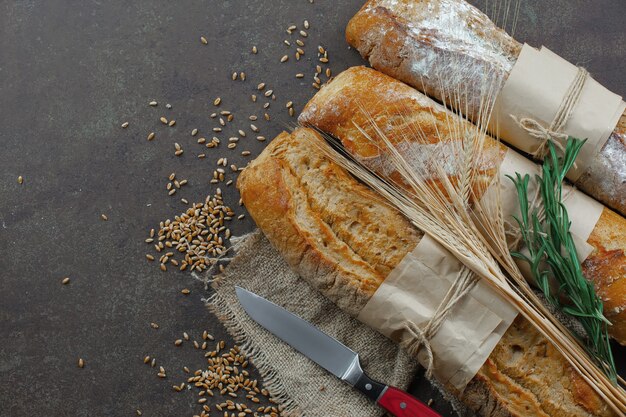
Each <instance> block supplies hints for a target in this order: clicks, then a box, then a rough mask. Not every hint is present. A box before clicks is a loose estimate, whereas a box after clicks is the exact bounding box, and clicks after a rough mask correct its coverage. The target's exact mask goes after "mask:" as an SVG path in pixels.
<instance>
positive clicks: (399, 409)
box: [377, 387, 441, 417]
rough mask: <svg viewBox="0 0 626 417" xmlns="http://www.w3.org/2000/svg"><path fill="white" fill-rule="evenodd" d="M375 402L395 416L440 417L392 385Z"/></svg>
mask: <svg viewBox="0 0 626 417" xmlns="http://www.w3.org/2000/svg"><path fill="white" fill-rule="evenodd" d="M377 403H378V405H380V406H381V407H382V408H384V409H385V410H387V411H388V412H390V413H391V414H393V415H394V416H396V417H441V416H440V415H439V414H438V413H436V412H435V411H434V410H433V409H432V408H429V407H428V406H427V405H426V404H424V403H422V402H421V401H419V400H418V399H417V398H415V397H413V396H412V395H410V394H407V393H406V392H404V391H402V390H399V389H398V388H394V387H387V389H385V391H384V392H383V394H382V395H381V397H380V398H379V399H378V402H377Z"/></svg>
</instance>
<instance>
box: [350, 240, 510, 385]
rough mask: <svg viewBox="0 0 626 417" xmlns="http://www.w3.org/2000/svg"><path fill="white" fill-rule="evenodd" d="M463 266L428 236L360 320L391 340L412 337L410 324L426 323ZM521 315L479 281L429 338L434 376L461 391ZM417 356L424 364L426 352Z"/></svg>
mask: <svg viewBox="0 0 626 417" xmlns="http://www.w3.org/2000/svg"><path fill="white" fill-rule="evenodd" d="M463 269H464V266H463V264H462V263H461V262H459V261H458V260H457V259H456V258H455V257H454V256H453V255H452V254H451V253H450V252H448V251H447V250H445V249H444V248H443V247H441V245H439V244H438V243H436V242H435V241H434V240H432V239H431V238H429V237H428V236H424V238H422V240H421V241H420V243H419V244H418V245H417V246H416V247H415V249H414V250H413V251H412V252H410V253H409V254H407V255H406V256H405V258H404V259H403V260H402V261H401V262H400V264H398V266H397V267H396V268H395V269H394V270H393V271H392V272H391V274H390V275H389V276H388V277H387V278H386V279H385V281H384V282H383V283H382V284H381V286H380V287H379V288H378V290H377V291H376V293H374V295H373V296H372V298H371V299H370V301H369V302H368V303H367V304H366V305H365V307H364V308H363V309H362V310H361V312H360V314H359V316H358V319H359V320H360V321H362V322H363V323H366V324H368V325H370V326H372V327H373V328H375V329H377V330H378V331H380V332H381V333H382V334H384V335H385V336H387V337H389V338H391V339H392V340H394V341H396V342H399V343H402V342H404V341H405V340H406V338H407V337H410V336H409V335H408V333H407V330H406V323H407V322H412V323H413V324H415V325H417V326H418V327H420V326H423V325H424V324H425V323H427V322H428V321H429V320H430V318H431V317H432V316H433V314H434V312H435V310H436V309H437V307H438V306H439V303H440V302H441V300H442V299H443V298H444V296H445V295H446V293H447V291H448V290H449V289H450V287H451V286H452V283H453V282H454V281H455V279H456V277H457V276H458V275H459V274H460V273H461V272H462V270H463ZM516 315H517V311H516V310H515V309H514V308H513V307H512V306H511V305H510V304H509V303H508V302H507V301H504V300H502V298H500V296H498V295H497V294H496V293H495V291H493V290H492V289H491V288H490V287H489V286H488V284H486V283H484V282H480V281H479V282H478V283H477V284H476V286H475V287H474V288H473V289H472V290H471V291H470V293H469V294H468V295H467V296H465V297H464V299H463V300H461V301H460V302H459V303H458V304H457V305H456V306H455V307H454V309H453V310H452V311H451V313H450V314H449V315H448V317H447V319H446V320H445V322H444V323H443V325H442V327H441V328H440V329H439V331H438V332H437V333H436V334H435V336H434V337H433V338H432V339H431V340H430V346H431V348H432V350H433V356H434V369H433V375H434V376H435V378H436V379H437V380H438V381H439V382H441V383H443V384H446V385H451V386H453V387H455V388H456V389H458V390H459V391H461V390H463V388H464V387H465V385H467V383H468V382H469V381H470V380H471V379H472V377H473V376H474V375H475V374H476V372H478V370H479V369H480V367H481V366H482V365H483V363H484V362H485V360H486V359H487V357H489V354H490V353H491V351H492V350H493V349H494V347H495V346H496V344H497V343H498V342H499V341H500V339H501V337H502V335H503V334H504V332H505V331H506V329H508V327H509V325H510V324H511V323H512V322H513V319H514V318H515V316H516ZM418 360H419V361H420V363H422V364H423V365H425V364H426V358H425V357H424V352H423V351H422V352H420V353H419V354H418Z"/></svg>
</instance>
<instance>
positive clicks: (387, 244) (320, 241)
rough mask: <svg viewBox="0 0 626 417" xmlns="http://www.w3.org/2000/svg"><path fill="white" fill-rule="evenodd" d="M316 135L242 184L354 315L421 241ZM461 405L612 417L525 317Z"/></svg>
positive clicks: (290, 144) (293, 257)
mask: <svg viewBox="0 0 626 417" xmlns="http://www.w3.org/2000/svg"><path fill="white" fill-rule="evenodd" d="M321 146H327V145H326V144H325V143H324V141H323V139H322V138H321V137H320V136H319V134H318V133H316V132H315V131H313V130H311V129H303V128H301V129H296V130H295V131H294V132H293V133H285V132H284V133H281V134H280V135H279V136H278V137H277V138H275V139H274V140H273V141H272V142H271V143H270V144H269V145H268V146H267V148H266V149H265V150H264V151H263V152H262V153H261V155H259V156H258V157H257V158H256V159H255V160H254V161H252V162H251V164H250V165H249V166H248V167H247V168H246V169H245V170H244V171H243V172H242V173H241V175H240V176H239V179H238V181H237V187H238V188H239V190H240V192H241V197H242V199H243V202H244V204H245V206H246V208H247V209H248V212H249V213H250V215H251V216H252V218H253V219H254V220H255V222H256V223H257V225H258V226H259V227H260V228H261V230H263V232H264V233H265V235H266V236H267V238H268V239H269V240H270V242H271V243H272V244H273V245H274V246H275V247H276V248H277V249H278V251H279V252H280V253H281V254H282V256H284V257H285V259H286V260H287V262H288V263H289V265H290V266H291V267H292V268H293V269H294V270H295V271H296V272H297V273H298V274H300V275H301V276H302V277H303V278H304V279H305V280H306V281H307V282H309V283H310V284H311V285H313V286H314V287H316V288H317V289H318V290H319V291H321V292H322V293H323V294H324V295H325V296H327V297H328V298H330V299H331V300H332V301H334V302H335V303H336V304H337V305H339V306H340V307H341V308H342V309H343V310H345V311H347V312H349V313H350V314H352V315H353V316H356V315H358V313H359V311H360V310H361V309H362V308H363V307H364V306H365V304H366V303H367V301H368V300H369V299H370V297H371V296H372V295H373V294H374V292H375V291H376V289H377V288H378V286H379V285H380V284H381V282H383V280H384V279H385V278H386V276H387V275H388V274H389V272H390V271H391V270H392V269H393V268H394V267H395V265H397V264H398V263H399V262H400V260H401V259H402V258H403V257H404V256H405V255H406V254H407V253H409V252H410V251H411V250H412V249H413V248H414V247H415V246H416V245H417V243H418V242H419V241H420V239H421V237H422V236H423V233H422V232H420V231H419V230H416V229H415V228H414V227H413V226H412V225H411V224H410V223H409V222H408V221H407V220H406V219H405V218H404V217H403V216H402V215H401V214H400V213H399V212H397V211H396V210H395V209H394V208H392V207H390V206H389V205H387V204H386V203H384V202H383V201H381V200H380V198H379V197H378V196H377V195H376V194H375V193H374V192H372V191H371V190H369V189H368V188H367V187H365V186H364V185H362V184H360V183H359V182H357V181H356V180H355V179H354V178H353V177H352V176H350V175H349V174H348V173H347V172H346V171H344V170H343V169H341V168H340V167H339V166H337V165H336V164H334V163H333V162H331V161H329V160H328V159H327V158H326V156H325V155H324V152H323V151H322V150H321ZM456 394H457V395H459V397H460V399H461V400H462V401H464V402H465V404H467V405H468V407H470V408H471V409H473V410H474V411H476V412H477V413H478V414H479V415H482V416H489V417H505V416H506V417H522V416H523V417H529V416H542V417H543V416H555V417H582V416H611V415H612V413H611V411H610V410H609V409H608V408H607V407H606V405H605V404H604V403H603V402H602V401H601V400H600V398H599V397H598V396H597V395H596V394H595V392H594V391H593V390H592V389H591V388H590V387H589V386H588V385H587V384H586V383H585V382H584V381H583V380H582V379H581V378H580V377H579V376H578V375H577V374H576V373H575V372H574V371H573V370H572V369H571V368H570V366H569V364H568V363H567V362H566V361H565V359H564V358H563V357H562V356H561V355H560V353H558V352H557V351H556V350H555V349H554V348H553V347H552V346H551V345H550V344H549V343H548V342H547V341H546V340H545V339H544V338H543V337H542V336H541V335H540V334H539V333H538V332H537V331H536V330H534V328H533V327H532V326H531V325H530V324H529V323H528V322H527V321H526V320H525V319H523V318H520V317H518V318H517V319H516V320H515V322H514V323H513V325H511V327H510V328H509V329H508V331H507V332H506V333H505V335H504V337H503V338H502V339H501V341H500V343H499V344H498V346H497V347H496V349H495V350H494V351H493V353H492V354H491V356H490V357H489V359H488V360H487V361H486V362H485V364H484V365H483V366H482V368H481V369H480V371H479V372H478V374H477V375H476V376H475V377H474V378H473V379H472V381H471V382H470V384H469V385H468V386H467V388H466V389H465V391H464V392H463V393H456Z"/></svg>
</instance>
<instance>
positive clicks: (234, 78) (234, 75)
mask: <svg viewBox="0 0 626 417" xmlns="http://www.w3.org/2000/svg"><path fill="white" fill-rule="evenodd" d="M230 78H231V79H232V80H233V81H235V80H236V79H237V73H236V72H233V75H232V76H231V77H230Z"/></svg>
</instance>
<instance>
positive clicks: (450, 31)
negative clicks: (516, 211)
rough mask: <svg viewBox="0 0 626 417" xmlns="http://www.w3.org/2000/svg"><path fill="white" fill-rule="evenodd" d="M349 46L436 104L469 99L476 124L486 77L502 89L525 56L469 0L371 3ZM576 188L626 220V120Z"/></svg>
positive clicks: (358, 18) (463, 103)
mask: <svg viewBox="0 0 626 417" xmlns="http://www.w3.org/2000/svg"><path fill="white" fill-rule="evenodd" d="M346 38H347V40H348V43H349V44H350V45H352V46H353V47H355V48H356V49H357V50H358V51H359V52H360V53H361V55H362V56H363V57H364V58H365V59H367V60H368V61H369V63H370V64H371V65H372V67H374V68H376V69H377V70H379V71H381V72H384V73H385V74H387V75H390V76H392V77H394V78H397V79H398V80H401V81H403V82H405V83H407V84H409V85H412V86H413V87H415V88H417V89H418V90H420V91H422V92H424V93H426V94H428V95H430V96H431V97H434V98H436V99H438V100H443V99H444V97H448V98H449V97H450V92H451V91H463V92H464V94H463V95H462V96H461V97H460V102H459V103H458V107H459V108H460V109H462V110H463V111H464V112H466V113H467V114H468V116H469V117H470V118H472V119H473V120H476V119H475V116H476V115H475V112H476V111H478V109H479V108H480V100H481V88H480V83H479V82H477V81H479V80H480V79H481V75H482V74H484V73H485V72H488V74H489V76H490V77H492V78H493V80H494V82H495V83H496V84H497V85H498V86H499V87H498V89H499V88H500V86H502V85H503V82H504V81H505V80H506V78H507V77H508V75H509V73H510V71H511V70H512V68H513V65H514V64H515V62H516V61H517V57H518V55H519V53H520V51H521V48H522V45H521V44H520V43H519V42H517V41H516V40H515V39H513V38H511V36H509V35H508V34H507V33H506V32H505V31H503V30H502V29H500V28H498V27H497V26H496V25H495V24H494V23H493V22H492V21H491V20H489V18H488V17H487V16H486V15H485V14H484V13H482V12H481V11H480V10H478V9H477V8H476V7H474V6H472V5H470V4H469V3H467V2H466V1H464V0H369V1H367V2H366V3H365V5H364V6H363V7H362V8H361V10H359V12H358V13H357V14H356V15H355V16H354V17H353V18H352V19H351V20H350V22H349V23H348V26H347V28H346ZM448 100H449V99H448ZM452 104H453V105H455V104H457V103H455V102H453V103H452ZM576 186H577V187H578V188H579V189H581V190H583V191H584V192H586V193H587V194H589V195H591V196H593V197H594V198H596V199H597V200H598V201H601V202H602V203H604V204H606V205H607V206H608V207H611V208H613V209H615V210H617V211H618V212H620V213H621V214H622V215H626V113H625V114H624V115H622V118H621V120H620V122H619V124H618V126H617V127H616V128H615V129H614V130H613V132H612V134H611V136H610V137H609V139H608V141H607V142H606V143H605V144H604V146H603V148H602V149H601V150H600V151H599V152H598V153H597V154H596V155H595V156H594V158H593V161H592V162H591V165H590V166H589V167H587V169H586V171H585V172H584V173H583V175H582V176H581V177H580V178H578V180H577V181H576Z"/></svg>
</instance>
